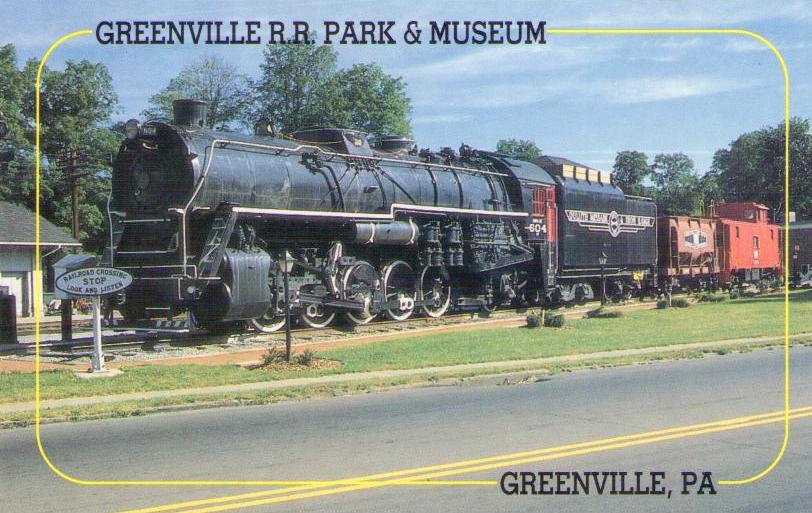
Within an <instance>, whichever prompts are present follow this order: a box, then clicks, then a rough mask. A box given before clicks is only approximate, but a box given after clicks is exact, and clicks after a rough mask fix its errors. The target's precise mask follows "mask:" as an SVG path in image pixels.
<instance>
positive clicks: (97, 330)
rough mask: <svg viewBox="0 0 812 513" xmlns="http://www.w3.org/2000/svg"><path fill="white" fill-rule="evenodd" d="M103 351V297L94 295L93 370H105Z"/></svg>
mask: <svg viewBox="0 0 812 513" xmlns="http://www.w3.org/2000/svg"><path fill="white" fill-rule="evenodd" d="M105 370H106V369H105V368H104V354H103V353H102V326H101V297H99V296H93V360H92V368H91V372H104V371H105Z"/></svg>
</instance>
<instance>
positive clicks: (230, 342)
mask: <svg viewBox="0 0 812 513" xmlns="http://www.w3.org/2000/svg"><path fill="white" fill-rule="evenodd" d="M654 304H655V301H643V302H638V301H634V302H631V303H626V304H620V305H613V308H619V309H624V310H627V309H645V308H651V307H652V306H653V305H654ZM597 306H599V303H598V302H597V301H596V302H590V303H587V304H585V305H582V306H577V307H571V308H560V309H557V310H554V312H555V313H563V314H564V316H565V317H568V318H575V317H581V316H583V314H584V313H585V312H587V311H589V310H591V309H593V308H595V307H597ZM531 310H535V309H533V308H529V309H528V308H519V309H515V308H510V309H504V310H497V311H495V312H492V313H490V314H487V315H483V314H481V313H479V312H466V313H457V314H450V315H445V316H443V317H441V318H438V319H435V318H429V317H414V318H411V319H409V320H406V321H390V320H380V321H376V322H372V323H370V324H367V325H359V326H352V325H337V326H331V327H328V328H321V329H317V328H309V327H296V328H293V329H291V334H292V340H293V344H294V345H297V346H307V345H315V344H319V345H323V344H325V343H329V342H331V341H336V342H338V341H346V340H347V339H350V338H361V337H375V336H386V335H392V334H397V333H409V334H417V333H421V332H431V331H438V330H443V329H449V328H453V327H454V326H462V325H465V326H469V325H471V326H473V325H483V327H486V326H499V325H511V324H513V323H517V322H522V321H524V319H525V317H526V315H527V313H528V312H529V311H531ZM86 323H87V321H79V324H80V325H86ZM284 339H285V334H284V331H280V332H277V333H270V334H267V333H259V332H255V331H248V332H244V333H237V334H222V335H220V334H217V335H215V334H209V333H200V332H198V333H122V334H116V335H110V336H106V337H105V341H104V348H105V352H107V353H111V354H115V353H116V352H121V351H132V350H134V349H140V350H149V351H155V350H164V349H169V348H183V347H195V346H207V345H210V346H223V347H224V346H228V347H234V346H237V347H241V348H250V347H251V346H255V347H261V346H262V345H267V344H269V343H282V342H284ZM92 346H93V341H92V338H91V337H89V336H87V337H84V338H77V339H74V340H72V341H55V342H41V343H40V354H41V355H43V356H68V355H75V356H84V355H85V354H86V353H87V351H89V350H90V349H91V348H92ZM34 352H35V347H34V344H33V343H25V344H17V346H15V347H13V348H9V349H6V350H5V351H2V352H0V354H16V355H31V354H34Z"/></svg>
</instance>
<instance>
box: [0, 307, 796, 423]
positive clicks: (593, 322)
mask: <svg viewBox="0 0 812 513" xmlns="http://www.w3.org/2000/svg"><path fill="white" fill-rule="evenodd" d="M791 309H792V316H791V324H790V332H791V333H803V332H809V331H812V325H809V322H808V319H810V318H812V291H805V292H800V293H795V294H793V295H792V300H791ZM783 313H784V312H783V297H781V296H766V297H757V298H751V299H740V300H736V301H726V302H723V303H701V304H696V305H693V306H692V307H691V308H684V309H667V310H644V311H636V312H629V313H627V314H625V315H624V316H623V317H620V318H612V319H575V320H571V321H569V322H568V324H567V327H565V328H562V329H552V328H542V329H536V330H530V329H524V328H492V329H482V330H479V331H476V332H472V331H466V332H444V333H438V334H433V335H426V336H414V337H410V338H405V339H399V340H394V341H388V342H382V343H376V344H368V345H361V346H355V347H347V348H340V349H333V350H326V351H320V352H319V353H318V357H319V358H320V359H328V360H332V361H336V362H339V363H338V364H336V365H335V366H325V367H320V368H308V369H278V368H270V369H256V370H249V369H245V368H242V367H239V366H236V365H212V366H200V365H184V366H175V367H168V366H143V367H130V368H126V369H125V372H124V374H123V375H121V376H118V377H116V378H112V379H101V380H92V381H89V382H88V381H84V380H79V379H78V378H76V377H75V376H74V375H73V374H72V373H71V372H68V371H49V372H42V373H41V385H42V386H41V397H42V399H43V400H48V399H61V398H68V397H92V396H102V395H116V394H126V393H133V392H146V391H154V390H179V389H189V388H197V387H209V386H218V385H234V384H240V383H252V382H266V381H275V380H281V379H288V378H299V377H311V376H323V375H331V374H341V373H352V372H366V371H376V370H391V369H408V368H430V367H437V366H444V365H458V364H466V363H482V362H493V361H504V360H518V359H531V358H544V357H552V356H563V355H574V354H588V353H595V352H599V351H612V350H623V349H637V348H645V347H660V346H666V345H671V344H677V343H691V342H708V341H714V340H722V339H737V338H749V337H761V336H778V335H781V334H782V331H783V330H782V327H783V322H782V319H783ZM720 350H722V349H720ZM726 350H729V349H726ZM640 359H641V358H640V357H637V358H636V360H635V361H638V360H640ZM410 380H411V382H419V381H420V379H416V378H410ZM353 386H355V385H353ZM341 387H350V385H347V384H343V385H341ZM327 388H329V389H331V390H333V389H336V390H339V389H337V388H336V387H327ZM284 390H286V389H284ZM284 390H283V389H278V390H275V391H267V392H251V393H245V394H243V395H240V394H237V395H232V396H229V398H227V399H226V398H221V399H217V400H214V402H215V403H216V402H217V401H232V400H237V401H239V400H242V399H241V397H243V396H244V397H246V398H248V399H246V400H254V399H251V398H254V397H259V398H261V397H264V396H263V394H266V395H267V396H268V398H267V399H262V400H263V401H265V402H273V401H274V398H275V397H279V396H280V395H284V393H286V392H284ZM310 393H311V392H308V394H310ZM337 393H344V392H341V391H339V392H337ZM309 396H310V395H307V397H309ZM190 397H191V396H190ZM194 397H195V399H194V400H192V399H186V400H184V399H183V398H181V397H175V398H171V399H170V398H167V399H162V400H161V401H164V402H165V403H166V405H176V404H186V403H198V404H200V402H201V401H204V399H203V398H205V397H207V396H201V395H196V396H194ZM235 397H236V399H234V398H235ZM33 400H34V375H33V374H0V403H11V402H26V401H33ZM257 400H259V399H257ZM156 401H158V400H156ZM139 404H141V406H142V407H144V408H149V406H148V403H139ZM149 404H151V403H149ZM157 407H159V408H160V407H161V405H160V404H159V405H158V406H157ZM99 408H103V409H106V410H109V409H111V408H113V406H112V405H109V404H108V405H107V406H102V405H99ZM137 410H138V408H136V407H133V408H130V409H127V411H137ZM87 413H89V414H91V415H93V412H92V408H90V409H89V410H88V412H87ZM63 414H64V416H65V417H70V416H71V414H70V412H67V413H65V412H63Z"/></svg>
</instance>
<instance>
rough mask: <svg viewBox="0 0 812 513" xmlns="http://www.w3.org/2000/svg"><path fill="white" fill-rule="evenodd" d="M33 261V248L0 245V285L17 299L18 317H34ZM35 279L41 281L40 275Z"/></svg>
mask: <svg viewBox="0 0 812 513" xmlns="http://www.w3.org/2000/svg"><path fill="white" fill-rule="evenodd" d="M34 259H35V254H34V246H2V245H0V285H2V286H8V287H10V289H11V293H12V294H14V295H15V296H16V297H17V315H18V316H23V317H28V316H31V315H34V279H35V274H36V273H35V271H34ZM36 279H40V280H41V279H42V273H39V274H38V275H37V276H36ZM40 300H41V299H40Z"/></svg>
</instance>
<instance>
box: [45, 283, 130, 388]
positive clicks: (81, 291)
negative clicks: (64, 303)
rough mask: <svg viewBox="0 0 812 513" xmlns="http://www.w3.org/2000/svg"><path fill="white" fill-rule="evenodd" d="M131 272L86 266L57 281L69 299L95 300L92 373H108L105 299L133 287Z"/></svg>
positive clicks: (57, 284) (57, 285)
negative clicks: (103, 315)
mask: <svg viewBox="0 0 812 513" xmlns="http://www.w3.org/2000/svg"><path fill="white" fill-rule="evenodd" d="M132 282H133V277H132V275H130V273H128V272H126V271H122V270H121V269H115V268H112V267H85V268H80V269H76V270H73V271H68V272H66V273H64V274H61V275H59V276H58V277H57V278H56V282H55V285H56V288H57V289H59V290H60V291H62V292H64V293H65V294H67V296H68V297H87V296H90V297H92V298H93V359H92V363H91V372H104V371H105V368H104V354H103V353H102V328H101V297H102V296H109V295H110V294H115V293H116V292H121V291H122V290H124V289H126V288H127V287H129V286H130V284H132Z"/></svg>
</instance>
